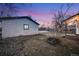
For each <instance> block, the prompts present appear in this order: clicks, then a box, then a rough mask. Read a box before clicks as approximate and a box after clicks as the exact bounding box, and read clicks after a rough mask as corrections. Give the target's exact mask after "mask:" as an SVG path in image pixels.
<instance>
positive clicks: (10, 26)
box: [2, 19, 38, 38]
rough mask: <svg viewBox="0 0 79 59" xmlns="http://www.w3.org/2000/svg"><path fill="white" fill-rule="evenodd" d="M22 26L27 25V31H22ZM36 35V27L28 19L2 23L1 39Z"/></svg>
mask: <svg viewBox="0 0 79 59" xmlns="http://www.w3.org/2000/svg"><path fill="white" fill-rule="evenodd" d="M23 24H28V25H29V30H24V28H23ZM36 33H38V25H37V24H35V23H34V22H32V21H30V20H28V19H12V20H3V21H2V38H7V37H14V36H20V35H31V34H36Z"/></svg>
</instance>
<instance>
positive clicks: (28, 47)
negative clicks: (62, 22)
mask: <svg viewBox="0 0 79 59" xmlns="http://www.w3.org/2000/svg"><path fill="white" fill-rule="evenodd" d="M54 34H55V33H50V32H47V33H43V34H37V35H29V36H19V37H13V38H6V39H2V40H0V55H1V56H72V55H74V56H77V55H79V40H78V38H79V36H78V35H77V36H68V35H67V36H66V37H64V36H61V34H60V33H58V34H57V35H58V36H55V35H54ZM50 37H55V38H57V39H58V40H59V42H58V43H56V44H55V45H52V44H50V43H48V42H47V39H48V38H50Z"/></svg>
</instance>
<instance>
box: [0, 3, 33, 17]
mask: <svg viewBox="0 0 79 59" xmlns="http://www.w3.org/2000/svg"><path fill="white" fill-rule="evenodd" d="M20 6H26V8H27V9H30V7H31V6H32V4H31V3H27V4H24V3H21V4H16V3H1V4H0V17H4V16H5V17H6V16H16V13H17V12H18V11H19V7H20Z"/></svg>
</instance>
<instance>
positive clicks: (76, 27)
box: [63, 13, 79, 34]
mask: <svg viewBox="0 0 79 59" xmlns="http://www.w3.org/2000/svg"><path fill="white" fill-rule="evenodd" d="M63 23H64V24H66V26H67V29H68V30H69V31H71V32H72V33H74V34H79V13H77V14H75V15H73V16H71V17H69V18H67V19H66V20H64V22H63Z"/></svg>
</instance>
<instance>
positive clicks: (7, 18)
mask: <svg viewBox="0 0 79 59" xmlns="http://www.w3.org/2000/svg"><path fill="white" fill-rule="evenodd" d="M22 18H26V19H28V20H30V21H32V22H34V23H35V24H37V25H39V23H37V22H36V21H34V20H33V19H32V18H31V17H29V16H17V17H1V18H0V20H1V21H2V20H12V19H22Z"/></svg>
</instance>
